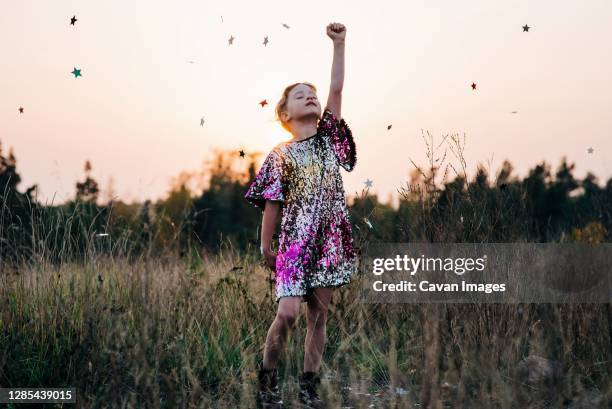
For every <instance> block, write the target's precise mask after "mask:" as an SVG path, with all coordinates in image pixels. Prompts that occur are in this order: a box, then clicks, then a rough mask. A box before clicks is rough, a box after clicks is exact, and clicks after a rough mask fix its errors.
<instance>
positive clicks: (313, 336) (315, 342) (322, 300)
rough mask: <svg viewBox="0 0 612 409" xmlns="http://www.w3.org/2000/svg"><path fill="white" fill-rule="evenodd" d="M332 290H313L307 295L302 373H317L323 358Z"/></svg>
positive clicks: (323, 288)
mask: <svg viewBox="0 0 612 409" xmlns="http://www.w3.org/2000/svg"><path fill="white" fill-rule="evenodd" d="M333 291H334V289H333V288H327V287H321V288H315V289H314V290H313V292H312V293H311V294H309V295H308V297H307V299H306V301H307V307H308V309H307V313H306V321H307V330H306V342H305V344H304V372H309V371H311V372H317V371H318V370H319V367H320V365H321V358H322V357H323V348H324V347H325V335H326V327H327V308H328V305H329V302H330V300H331V297H332V294H333Z"/></svg>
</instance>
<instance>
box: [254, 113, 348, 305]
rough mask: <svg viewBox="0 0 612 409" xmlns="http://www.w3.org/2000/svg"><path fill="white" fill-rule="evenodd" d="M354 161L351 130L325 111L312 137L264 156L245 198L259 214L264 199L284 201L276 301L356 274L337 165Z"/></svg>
mask: <svg viewBox="0 0 612 409" xmlns="http://www.w3.org/2000/svg"><path fill="white" fill-rule="evenodd" d="M356 160H357V156H356V149H355V142H354V140H353V135H352V133H351V130H350V129H349V127H348V125H347V124H346V122H345V121H344V119H340V120H338V119H337V118H336V116H335V115H334V114H333V113H332V112H331V111H330V110H329V109H328V108H326V109H325V110H324V111H323V115H322V116H321V118H320V120H319V123H318V125H317V133H316V134H315V135H313V136H311V137H308V138H306V139H302V140H300V141H287V142H281V143H279V144H278V145H276V146H275V147H274V148H273V149H272V151H271V152H270V153H269V154H268V156H267V157H266V158H265V160H264V162H263V164H262V166H261V168H260V170H259V172H258V174H257V176H256V177H255V180H254V181H253V182H252V184H251V186H250V187H249V189H248V191H247V193H246V194H245V199H246V200H247V201H248V202H250V203H251V204H253V205H254V206H256V207H258V208H260V209H261V210H262V211H263V210H264V208H265V202H266V200H274V201H279V202H281V203H282V219H281V231H280V234H279V242H278V252H277V255H276V266H275V281H276V302H278V301H279V300H280V298H281V297H287V296H304V295H306V294H307V293H308V292H309V291H310V290H312V289H313V288H317V287H340V286H342V285H344V284H347V283H348V282H349V281H350V279H351V276H352V275H353V274H354V273H355V270H356V264H355V251H354V248H353V237H352V231H351V224H350V218H349V214H348V209H347V207H346V200H345V193H344V186H343V183H342V175H341V174H340V167H343V168H344V169H346V170H347V171H349V172H350V171H352V170H353V168H354V167H355V163H356ZM302 301H304V298H303V299H302Z"/></svg>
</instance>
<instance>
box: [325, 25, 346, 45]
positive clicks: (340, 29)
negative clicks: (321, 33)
mask: <svg viewBox="0 0 612 409" xmlns="http://www.w3.org/2000/svg"><path fill="white" fill-rule="evenodd" d="M327 35H328V36H329V38H331V39H332V40H333V41H334V42H337V41H344V38H345V37H346V27H345V26H344V24H341V23H329V24H328V25H327Z"/></svg>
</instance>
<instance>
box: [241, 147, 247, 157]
mask: <svg viewBox="0 0 612 409" xmlns="http://www.w3.org/2000/svg"><path fill="white" fill-rule="evenodd" d="M244 155H246V154H245V153H244V151H243V150H242V149H240V157H241V158H244Z"/></svg>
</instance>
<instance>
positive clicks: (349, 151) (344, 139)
mask: <svg viewBox="0 0 612 409" xmlns="http://www.w3.org/2000/svg"><path fill="white" fill-rule="evenodd" d="M318 132H320V134H321V135H323V137H324V138H325V139H327V140H328V142H329V144H330V145H331V147H332V149H333V150H334V154H335V156H336V159H337V160H338V164H339V165H340V166H342V167H343V168H344V169H346V170H347V171H349V172H350V171H352V170H353V168H354V167H355V163H356V162H357V149H356V147H355V141H354V139H353V134H352V132H351V129H350V128H349V126H348V125H347V123H346V122H345V121H344V119H340V120H339V121H338V118H336V115H334V113H333V112H332V111H330V109H329V108H325V111H323V115H322V117H321V120H320V121H319V124H318Z"/></svg>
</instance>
